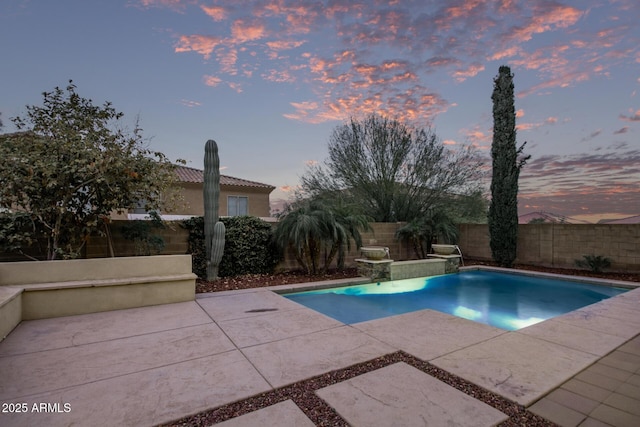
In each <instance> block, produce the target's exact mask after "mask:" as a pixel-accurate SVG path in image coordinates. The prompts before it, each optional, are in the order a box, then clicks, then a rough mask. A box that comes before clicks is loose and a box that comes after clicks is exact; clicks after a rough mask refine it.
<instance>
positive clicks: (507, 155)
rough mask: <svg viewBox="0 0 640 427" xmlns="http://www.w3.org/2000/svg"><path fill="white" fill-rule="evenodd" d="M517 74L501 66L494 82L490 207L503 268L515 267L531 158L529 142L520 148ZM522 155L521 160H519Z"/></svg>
mask: <svg viewBox="0 0 640 427" xmlns="http://www.w3.org/2000/svg"><path fill="white" fill-rule="evenodd" d="M513 87H514V86H513V74H511V69H510V68H509V67H507V66H501V67H500V69H499V71H498V76H497V77H496V78H495V79H494V89H493V94H492V95H491V99H492V100H493V142H492V144H491V157H492V159H493V176H492V178H491V203H490V205H489V235H490V246H491V254H492V257H493V259H494V261H496V262H497V263H498V264H499V265H501V266H503V267H511V266H512V265H513V261H514V260H515V259H516V249H517V245H518V178H519V176H520V170H521V169H522V167H523V166H524V165H525V163H526V162H527V160H528V159H529V157H531V156H524V157H522V156H521V154H522V151H523V150H524V146H525V144H526V143H524V144H522V145H521V146H520V148H516V110H515V107H514V98H513ZM519 156H520V158H519Z"/></svg>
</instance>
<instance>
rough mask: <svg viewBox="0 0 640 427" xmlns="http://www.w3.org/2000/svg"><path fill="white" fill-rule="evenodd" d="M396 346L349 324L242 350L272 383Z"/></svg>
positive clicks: (303, 376)
mask: <svg viewBox="0 0 640 427" xmlns="http://www.w3.org/2000/svg"><path fill="white" fill-rule="evenodd" d="M396 350H397V349H395V348H393V347H391V346H389V345H387V344H384V343H383V342H381V341H378V340H377V339H375V338H372V337H370V336H368V335H366V334H364V333H362V332H360V331H358V330H357V329H355V328H352V327H350V326H341V327H339V328H333V329H328V330H324V331H320V332H314V333H310V334H306V335H300V336H295V337H292V338H287V339H283V340H280V341H274V342H270V343H266V344H261V345H256V346H253V347H247V348H243V349H242V352H243V354H244V355H245V356H246V357H247V359H249V361H250V362H251V363H252V364H253V366H255V367H256V369H258V371H260V373H261V374H262V375H263V376H264V378H265V379H266V380H267V381H268V382H269V384H271V385H272V386H273V387H282V386H284V385H287V384H292V383H295V382H298V381H301V380H303V379H306V378H311V377H313V376H316V375H320V374H322V373H325V372H328V371H332V370H335V369H341V368H346V367H347V366H350V365H353V364H356V363H359V362H365V361H367V360H370V359H375V358H376V357H380V356H383V355H385V354H389V353H392V352H394V351H396Z"/></svg>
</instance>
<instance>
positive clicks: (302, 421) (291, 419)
mask: <svg viewBox="0 0 640 427" xmlns="http://www.w3.org/2000/svg"><path fill="white" fill-rule="evenodd" d="M255 426H278V427H314V426H315V424H314V423H313V421H311V420H310V419H309V418H307V416H306V415H305V414H304V412H302V411H301V410H300V408H298V407H297V406H296V404H295V403H293V401H291V400H285V401H284V402H280V403H276V404H275V405H272V406H269V407H266V408H264V409H260V410H257V411H254V412H250V413H248V414H245V415H241V416H239V417H236V418H232V419H230V420H228V421H224V422H221V423H218V424H216V427H255Z"/></svg>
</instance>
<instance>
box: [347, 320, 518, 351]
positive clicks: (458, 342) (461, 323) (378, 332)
mask: <svg viewBox="0 0 640 427" xmlns="http://www.w3.org/2000/svg"><path fill="white" fill-rule="evenodd" d="M352 326H353V327H354V328H356V329H359V330H361V331H363V332H366V333H367V334H369V335H371V336H372V337H374V338H377V339H379V340H380V341H382V342H385V343H387V344H389V345H391V346H393V347H395V348H398V349H400V350H403V351H405V352H407V353H409V354H411V355H413V356H415V357H417V358H419V359H422V360H427V361H428V360H431V359H435V358H436V357H439V356H442V355H445V354H447V353H450V352H452V351H456V350H460V349H462V348H464V347H468V346H470V345H472V344H477V343H479V342H481V341H485V340H488V339H490V338H493V337H496V336H498V335H502V334H504V333H506V331H504V330H502V329H498V328H494V327H492V326H489V325H484V324H482V323H478V322H473V321H471V320H467V319H462V318H460V317H456V316H451V315H449V314H445V313H441V312H439V311H434V310H420V311H414V312H411V313H405V314H400V315H398V316H392V317H385V318H382V319H376V320H370V321H367V322H362V323H356V324H354V325H352Z"/></svg>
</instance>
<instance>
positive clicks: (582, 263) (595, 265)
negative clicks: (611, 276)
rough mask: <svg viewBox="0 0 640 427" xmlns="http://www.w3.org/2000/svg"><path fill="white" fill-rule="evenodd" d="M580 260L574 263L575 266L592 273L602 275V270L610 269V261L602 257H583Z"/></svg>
mask: <svg viewBox="0 0 640 427" xmlns="http://www.w3.org/2000/svg"><path fill="white" fill-rule="evenodd" d="M582 258H583V259H577V260H576V261H575V263H576V266H578V267H580V268H588V269H589V270H591V271H593V272H594V273H602V270H604V269H605V268H609V267H611V260H610V259H609V258H607V257H603V256H602V255H583V256H582Z"/></svg>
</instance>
